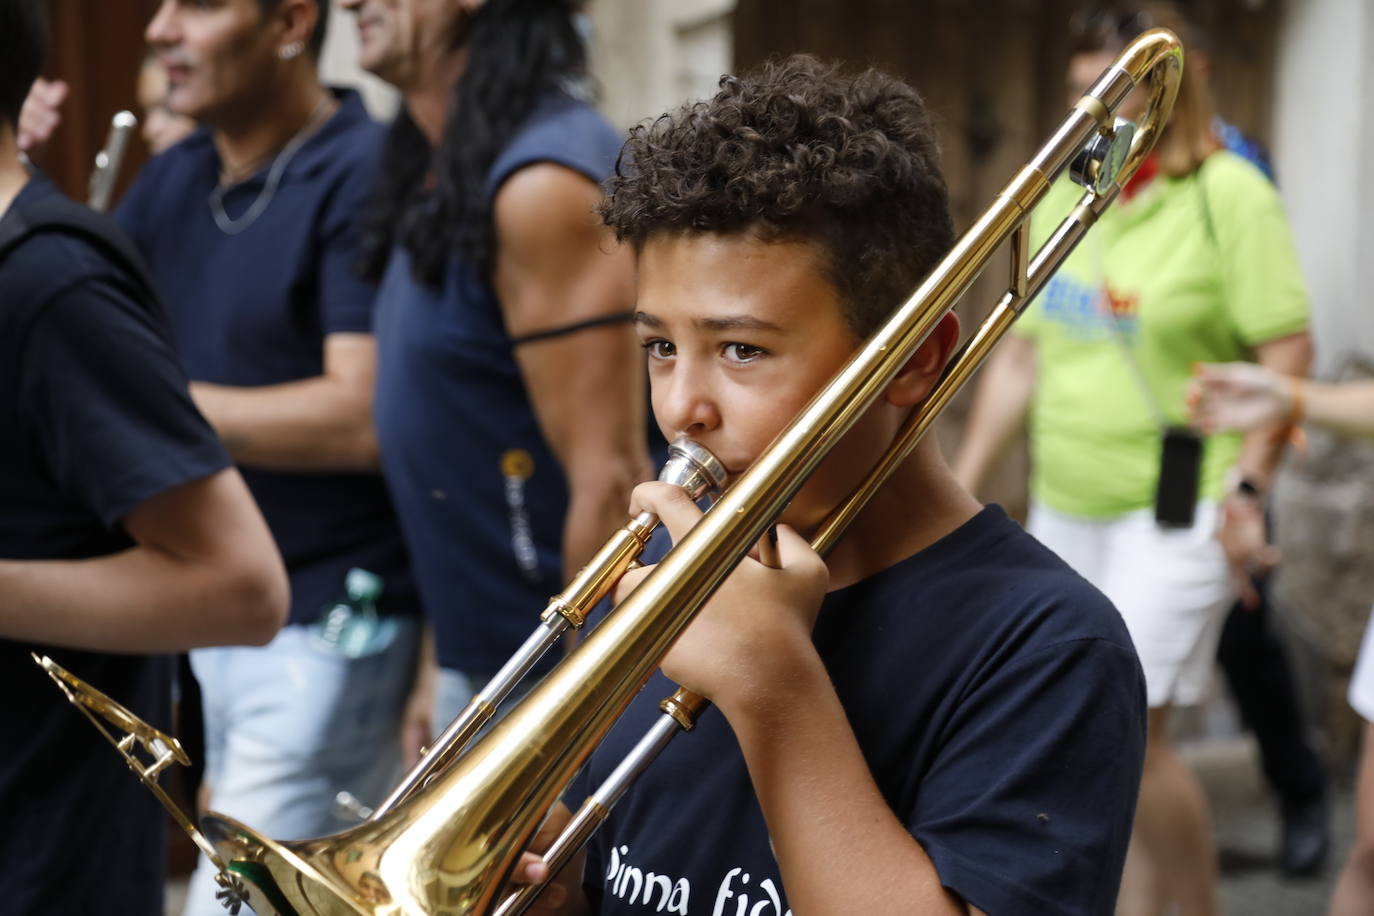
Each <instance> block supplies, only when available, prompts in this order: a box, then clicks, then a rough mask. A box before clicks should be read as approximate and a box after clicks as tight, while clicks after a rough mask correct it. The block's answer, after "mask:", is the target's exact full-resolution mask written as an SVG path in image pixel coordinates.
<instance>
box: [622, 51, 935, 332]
mask: <svg viewBox="0 0 1374 916" xmlns="http://www.w3.org/2000/svg"><path fill="white" fill-rule="evenodd" d="M601 216H602V218H603V219H604V220H605V221H606V224H607V225H608V226H610V227H611V228H613V229H614V230H615V232H616V235H617V236H618V237H619V238H620V239H622V240H629V241H630V242H632V243H633V244H634V245H635V246H636V247H637V248H642V247H643V245H644V243H645V241H647V240H648V239H649V238H650V237H652V236H654V235H656V234H659V233H678V232H715V233H727V234H728V233H732V232H741V231H749V232H754V233H757V234H758V236H759V237H760V238H763V239H766V240H803V241H809V242H812V243H814V244H815V245H816V246H817V248H818V249H819V251H820V253H821V256H822V264H821V265H820V267H821V270H822V272H823V274H824V275H825V276H826V277H827V279H829V280H830V281H831V282H832V283H833V284H834V285H835V288H836V289H837V290H838V292H839V295H840V305H841V309H842V310H843V312H844V316H845V319H846V322H847V323H848V324H849V326H850V327H851V328H852V329H853V331H854V333H855V335H856V336H857V337H860V338H862V337H866V336H868V334H870V333H872V331H873V330H874V329H875V328H876V327H877V326H878V325H879V324H881V323H882V321H883V319H885V318H886V317H887V316H888V315H889V314H891V312H892V310H893V309H895V308H896V307H897V306H898V305H900V304H901V302H903V301H904V300H905V299H906V297H907V296H908V295H909V294H910V293H911V291H912V290H914V289H915V288H916V285H917V284H918V283H919V282H920V281H921V278H922V277H924V276H925V275H926V273H928V272H929V271H930V269H931V268H932V267H934V266H935V264H936V263H937V262H938V261H939V259H940V258H941V257H942V256H943V255H944V254H945V252H946V251H948V250H949V248H950V246H951V245H952V244H953V239H954V227H953V223H952V221H951V219H950V215H949V194H948V191H947V190H946V189H945V181H944V177H943V176H942V175H941V173H940V166H939V150H938V147H937V143H936V137H935V128H934V126H933V124H932V123H931V118H930V115H929V113H928V112H927V111H926V107H925V104H924V103H923V102H922V101H921V97H920V96H919V95H918V94H917V93H916V91H915V90H914V89H912V88H911V87H910V86H908V85H906V84H905V83H903V82H901V81H900V80H898V79H895V78H893V77H891V76H888V75H887V74H884V73H881V72H879V71H877V70H866V71H864V72H862V73H858V74H854V75H845V74H843V73H841V72H840V70H839V68H838V67H837V66H835V65H832V64H824V63H821V62H820V61H818V60H817V59H815V58H813V57H809V56H805V55H797V56H793V57H789V58H786V59H785V60H780V61H772V62H770V63H767V64H765V65H764V66H763V67H762V68H760V69H759V70H757V71H756V72H754V73H751V74H748V75H745V76H740V77H734V76H725V77H722V79H721V81H720V91H719V92H718V93H717V94H716V95H715V97H714V98H712V99H709V100H706V101H700V102H693V103H690V104H688V105H685V106H683V107H682V108H681V109H679V110H678V111H677V112H675V113H670V114H665V115H662V116H660V117H659V118H657V119H656V120H653V121H649V122H646V123H644V124H640V125H638V126H636V127H635V128H633V129H632V130H631V131H630V138H629V140H628V141H627V142H626V144H625V147H624V149H623V150H622V151H621V154H620V159H619V162H618V163H617V164H616V174H615V176H614V177H612V178H611V180H610V183H609V185H608V188H607V197H606V199H605V201H604V202H603V203H602V205H601Z"/></svg>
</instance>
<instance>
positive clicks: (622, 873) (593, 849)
mask: <svg viewBox="0 0 1374 916" xmlns="http://www.w3.org/2000/svg"><path fill="white" fill-rule="evenodd" d="M815 642H816V646H817V648H818V649H819V650H820V654H821V657H822V659H823V660H824V661H825V665H826V668H827V670H828V671H829V673H830V677H831V680H832V682H833V683H834V685H835V690H836V692H837V693H838V694H839V697H840V700H841V702H842V703H843V705H844V708H845V712H846V714H847V715H848V718H849V722H850V725H851V726H852V727H853V729H854V733H855V736H856V738H857V739H858V742H859V746H860V748H861V749H862V751H863V754H864V757H865V759H866V760H867V762H868V766H869V769H870V771H871V772H872V774H873V777H874V780H875V781H876V783H877V785H878V788H879V789H880V790H881V792H882V794H883V797H884V798H886V799H887V802H888V804H889V805H890V806H891V808H892V810H893V811H894V812H895V813H896V815H897V817H898V818H899V819H900V820H901V821H902V822H903V823H905V824H906V826H907V827H908V828H909V829H910V831H911V833H912V835H913V836H915V838H916V839H917V840H918V841H919V842H920V843H921V845H922V846H923V847H924V848H925V851H926V853H927V854H928V855H929V856H930V858H931V860H932V861H933V862H934V865H935V868H936V870H937V871H938V872H939V874H940V879H941V882H942V883H943V884H944V885H945V886H946V887H947V888H949V889H950V890H952V891H953V892H954V893H956V894H958V895H959V896H960V897H962V898H963V899H965V900H967V901H968V902H969V903H971V904H973V905H974V906H977V907H979V908H980V909H982V910H984V911H985V912H988V913H993V914H997V916H1012V914H1027V916H1029V914H1037V916H1041V914H1051V913H1059V914H1088V913H1093V914H1110V913H1111V912H1112V910H1113V907H1114V905H1115V901H1116V892H1117V885H1118V883H1119V881H1120V878H1121V867H1122V863H1123V862H1124V860H1125V855H1126V844H1127V841H1128V839H1129V837H1130V833H1131V819H1132V815H1133V813H1134V809H1135V798H1136V792H1137V789H1138V787H1139V782H1140V771H1141V763H1142V760H1143V757H1144V750H1145V711H1146V703H1145V686H1144V679H1143V676H1142V674H1141V671H1140V665H1139V663H1138V661H1137V659H1136V655H1135V650H1134V648H1133V647H1132V645H1131V641H1130V637H1129V636H1128V635H1127V633H1126V628H1125V625H1124V624H1123V623H1122V621H1121V617H1120V615H1119V614H1118V613H1117V612H1116V610H1115V608H1113V607H1112V606H1111V604H1109V603H1108V602H1107V600H1106V598H1104V597H1103V596H1102V595H1101V593H1099V592H1098V591H1097V590H1095V589H1094V588H1093V587H1092V586H1091V585H1089V584H1088V583H1087V582H1086V581H1085V580H1084V579H1082V578H1081V577H1079V576H1078V575H1077V574H1076V573H1074V572H1073V571H1072V570H1070V569H1069V567H1068V566H1066V565H1065V564H1064V563H1063V561H1061V560H1060V559H1059V558H1058V557H1056V556H1055V555H1054V554H1052V553H1051V552H1050V551H1049V550H1047V549H1046V548H1045V547H1043V546H1041V545H1040V544H1039V543H1038V542H1037V541H1035V540H1034V539H1033V538H1031V537H1030V535H1028V534H1026V533H1025V532H1024V531H1023V530H1022V529H1021V528H1020V526H1018V525H1017V524H1016V523H1015V522H1013V521H1011V520H1010V519H1009V518H1008V517H1007V516H1006V514H1005V513H1004V512H1003V511H1002V510H1001V509H1000V508H998V507H996V506H990V507H988V508H986V509H984V510H983V511H982V512H981V513H979V514H978V515H977V516H975V517H974V518H973V519H972V520H970V521H969V522H968V523H966V524H965V525H963V526H962V527H960V528H959V529H957V530H956V531H954V532H952V533H951V534H949V535H947V536H946V537H944V538H943V539H941V540H940V541H938V542H936V543H935V544H933V545H931V546H930V547H928V548H926V549H925V550H922V551H920V552H919V553H917V554H915V555H913V556H911V557H908V558H907V559H906V560H904V561H902V562H901V563H898V564H896V565H894V566H892V567H890V568H888V569H886V570H884V571H883V572H880V573H878V574H877V575H874V576H871V577H869V578H868V579H865V580H864V581H862V582H859V583H857V584H855V585H852V586H850V587H848V588H843V589H839V590H836V591H834V592H831V593H830V594H829V595H827V596H826V598H825V602H824V604H823V605H822V607H821V611H820V616H819V618H818V620H817V623H816V630H815ZM673 689H674V687H673V685H672V684H671V683H670V682H669V681H668V680H667V679H666V678H664V677H663V675H662V674H661V673H657V674H655V675H654V676H653V678H651V679H650V681H649V683H648V686H647V687H646V688H645V689H644V691H643V692H641V693H640V695H639V696H638V697H637V698H636V699H635V701H634V702H633V704H632V705H631V707H630V709H629V711H628V712H627V714H626V715H625V716H624V717H623V718H622V719H621V720H620V722H619V723H617V725H616V726H615V727H614V728H613V729H612V731H611V733H610V735H609V737H608V739H607V741H606V742H605V743H604V744H603V745H602V746H601V747H600V748H598V749H597V751H596V752H595V753H594V754H593V756H592V759H591V763H590V766H589V767H588V770H587V771H586V772H587V773H588V774H589V779H590V784H591V785H599V784H600V783H601V782H602V781H603V780H604V779H605V778H606V776H607V775H609V773H610V770H611V768H612V767H613V766H615V764H616V763H618V762H619V761H620V760H621V759H622V758H623V757H624V756H625V755H626V754H627V753H628V751H629V749H630V748H631V746H632V745H633V744H634V742H635V741H637V740H638V739H639V738H640V737H641V736H642V735H643V734H644V733H645V732H646V731H647V730H648V729H649V727H650V726H651V725H652V724H653V723H654V722H655V721H656V720H657V719H658V718H659V716H660V713H659V711H658V703H659V701H660V700H662V699H663V698H664V697H667V696H669V695H670V694H671V693H672V692H673ZM583 789H584V791H585V786H583ZM818 829H819V828H818ZM588 853H589V854H588V859H587V870H586V872H585V874H584V883H585V884H586V886H587V888H588V893H589V894H590V895H592V897H593V900H594V901H595V900H598V899H599V901H600V909H599V910H597V912H599V913H601V914H619V913H625V914H644V913H665V912H667V913H686V914H692V916H714V914H721V913H726V914H735V913H748V914H751V916H784V914H785V913H787V912H788V909H787V896H786V892H785V889H784V888H783V886H782V878H781V875H780V874H779V870H778V865H777V862H776V861H775V860H774V858H773V854H772V851H771V849H770V847H769V837H768V831H767V827H766V825H765V822H764V819H763V812H762V810H761V809H760V807H759V804H758V801H757V799H756V797H755V795H754V791H753V787H752V785H751V783H750V781H749V773H748V771H747V770H746V768H745V764H744V758H743V755H742V754H741V752H740V750H739V746H738V744H737V743H736V741H735V737H734V733H733V732H732V731H731V730H730V726H729V723H728V722H727V721H726V720H725V717H724V716H723V715H721V714H720V711H719V710H717V709H714V708H713V709H710V710H709V711H708V712H707V713H706V714H705V715H704V716H703V717H702V719H701V721H700V722H699V723H698V725H697V727H696V729H695V730H693V731H692V732H690V733H687V734H684V735H679V736H678V737H677V738H676V739H674V741H673V742H672V744H671V745H669V747H668V749H667V751H666V752H665V753H664V754H663V755H662V756H661V757H660V758H659V760H658V761H657V762H656V763H655V764H654V765H653V766H652V767H650V768H649V770H648V773H647V774H646V775H645V776H644V777H643V778H642V779H641V780H640V781H639V782H638V783H636V784H635V786H634V787H633V788H632V789H631V790H630V793H629V794H628V795H627V796H626V797H625V799H624V800H623V801H621V803H620V804H619V805H618V806H617V807H616V808H615V810H614V811H613V812H612V814H611V817H610V819H609V821H608V822H607V824H606V825H605V826H604V827H603V828H602V829H601V831H600V833H598V834H597V835H596V837H595V838H594V839H593V841H592V843H591V845H590V847H589V850H588ZM746 898H747V902H746Z"/></svg>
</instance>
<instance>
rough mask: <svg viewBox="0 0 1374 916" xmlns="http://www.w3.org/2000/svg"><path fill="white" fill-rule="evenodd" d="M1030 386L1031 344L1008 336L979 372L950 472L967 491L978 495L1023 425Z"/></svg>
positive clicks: (1032, 382) (1032, 375) (1032, 381)
mask: <svg viewBox="0 0 1374 916" xmlns="http://www.w3.org/2000/svg"><path fill="white" fill-rule="evenodd" d="M1034 385H1035V344H1034V343H1032V342H1031V341H1030V340H1028V339H1026V338H1024V337H1017V336H1016V335H1014V334H1009V335H1007V337H1006V339H1004V340H1003V341H1002V342H1001V344H999V345H998V347H997V349H996V351H994V352H993V354H992V356H991V357H990V358H989V359H988V364H987V365H986V366H985V367H984V368H983V371H982V373H981V378H979V380H978V387H977V389H976V390H975V392H974V395H973V406H972V408H971V409H970V410H969V415H968V422H967V423H966V424H965V425H964V435H963V438H962V439H961V440H960V441H959V451H958V454H957V455H956V456H955V459H954V462H953V465H952V468H951V469H952V470H953V472H954V477H955V479H956V480H958V481H959V483H960V484H961V485H962V486H963V488H964V489H965V490H968V491H969V492H970V493H976V492H978V488H979V487H980V486H982V484H983V481H984V479H985V478H986V477H987V475H988V472H989V471H990V470H991V469H992V468H993V467H994V466H995V465H996V464H997V461H998V459H1000V458H1001V457H1002V455H1003V454H1004V453H1005V451H1006V448H1007V444H1008V443H1009V442H1010V441H1011V438H1012V436H1013V435H1015V434H1016V433H1017V432H1019V431H1020V430H1021V429H1022V428H1023V427H1024V426H1025V423H1026V414H1027V413H1028V412H1029V411H1030V400H1031V390H1032V388H1033V387H1034Z"/></svg>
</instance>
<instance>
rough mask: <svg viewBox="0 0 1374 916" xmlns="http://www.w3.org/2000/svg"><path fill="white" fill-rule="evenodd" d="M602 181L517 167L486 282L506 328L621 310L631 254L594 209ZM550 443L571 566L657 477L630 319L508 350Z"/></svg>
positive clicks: (628, 293) (500, 208) (629, 293)
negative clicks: (633, 494)
mask: <svg viewBox="0 0 1374 916" xmlns="http://www.w3.org/2000/svg"><path fill="white" fill-rule="evenodd" d="M599 196H600V191H599V190H598V189H597V187H596V185H594V184H593V183H592V182H591V181H589V180H588V179H587V178H585V177H583V176H581V175H579V174H577V173H575V172H572V171H570V170H568V169H565V168H563V167H562V166H558V165H551V164H542V165H534V166H530V167H528V168H524V169H521V170H520V171H519V172H516V173H515V175H514V176H512V177H511V178H510V179H509V180H508V181H507V182H506V183H505V184H504V185H503V186H502V188H501V191H500V192H499V193H498V194H497V196H496V202H495V205H494V215H495V220H496V234H497V252H498V254H497V259H496V265H495V273H494V284H495V288H496V292H497V295H498V296H499V297H500V300H501V309H502V313H503V315H504V317H505V322H506V330H507V332H508V333H509V334H510V336H511V337H521V336H523V335H527V334H531V333H536V332H539V331H546V330H550V329H555V328H559V327H563V326H566V325H570V324H573V323H576V322H579V321H585V320H588V319H594V318H597V317H600V316H605V315H614V314H617V313H623V312H628V311H630V310H631V308H632V307H633V304H634V258H633V252H632V251H630V250H629V248H628V246H623V245H619V244H617V243H616V241H615V239H614V237H613V236H612V235H611V234H610V231H609V230H608V229H606V228H605V227H604V226H602V225H601V223H600V220H599V219H598V218H597V217H596V215H595V213H594V210H593V208H594V207H595V206H596V204H597V201H598V199H599ZM515 357H516V361H517V362H518V363H519V366H520V372H521V375H522V376H523V377H524V381H525V387H526V389H527V390H528V391H529V395H530V401H531V403H532V404H533V405H534V411H535V414H536V415H537V417H538V419H539V425H540V429H541V430H542V432H543V434H544V437H545V439H546V441H547V442H548V443H549V446H550V447H551V448H552V449H553V452H554V454H555V455H557V457H558V460H559V462H560V463H561V464H562V466H563V470H564V473H565V474H566V475H567V479H568V488H569V504H568V515H567V518H566V520H565V522H564V526H563V560H564V569H565V572H566V573H567V574H569V575H570V574H572V573H574V572H576V570H578V569H580V568H581V567H582V565H583V564H584V563H586V561H587V560H588V559H590V557H591V555H592V554H593V553H595V552H596V550H597V549H598V548H599V547H600V546H601V545H602V543H603V542H604V541H605V539H606V538H607V537H608V536H609V535H610V533H611V532H612V531H614V530H615V529H616V527H618V526H620V525H622V524H624V522H625V499H626V496H627V495H628V494H629V492H630V489H631V488H632V487H633V486H634V484H635V483H637V482H639V481H641V480H644V479H646V478H648V477H651V476H653V472H652V468H650V466H649V457H648V450H647V448H646V446H645V443H644V430H645V414H644V411H645V380H644V367H643V356H642V354H641V351H640V349H639V346H638V343H637V341H636V338H635V336H634V332H633V330H632V328H631V326H630V325H629V324H628V323H623V324H621V323H617V324H609V325H602V326H599V327H595V328H589V329H586V330H582V331H578V332H575V333H572V334H568V335H566V336H560V337H554V338H550V339H545V340H540V341H536V342H531V343H528V344H524V345H522V346H519V347H517V348H516V350H515Z"/></svg>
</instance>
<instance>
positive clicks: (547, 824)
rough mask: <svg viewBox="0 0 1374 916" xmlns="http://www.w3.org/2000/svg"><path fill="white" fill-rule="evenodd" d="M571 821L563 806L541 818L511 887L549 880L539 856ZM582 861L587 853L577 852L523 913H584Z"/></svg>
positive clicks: (521, 859) (542, 860)
mask: <svg viewBox="0 0 1374 916" xmlns="http://www.w3.org/2000/svg"><path fill="white" fill-rule="evenodd" d="M570 820H572V812H571V811H569V810H568V806H567V805H565V804H563V803H562V802H555V803H554V806H553V808H551V809H550V810H549V814H548V816H547V817H546V818H544V823H543V824H541V825H540V827H539V831H538V832H537V833H535V835H534V839H532V840H530V847H529V849H528V850H526V851H525V852H524V853H522V854H521V856H520V861H519V862H518V863H517V864H516V866H515V870H514V871H512V872H511V876H510V883H511V884H512V885H516V886H519V885H525V884H538V883H539V882H540V881H543V880H544V879H545V878H547V877H548V874H549V868H548V866H547V865H545V864H544V859H543V858H542V855H541V854H542V853H543V852H544V850H546V849H548V848H549V846H551V845H552V844H553V841H554V840H556V839H558V835H559V834H560V833H562V832H563V828H564V827H566V826H568V821H570ZM585 858H586V853H585V852H583V851H581V850H579V851H578V853H577V855H576V856H575V857H574V858H573V859H572V860H571V861H569V862H568V864H567V866H566V867H565V868H564V869H563V870H562V871H561V872H559V873H558V876H557V877H556V878H554V880H553V881H552V883H550V884H549V886H548V887H546V888H544V892H543V893H542V894H540V895H539V898H538V899H537V900H535V902H534V903H532V904H530V908H529V909H527V910H526V911H525V912H526V913H535V914H539V913H543V914H555V913H558V914H569V916H571V914H574V913H581V912H583V911H584V909H585V908H584V907H583V905H582V903H583V900H584V898H583V895H582V863H583V860H584V859H585Z"/></svg>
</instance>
